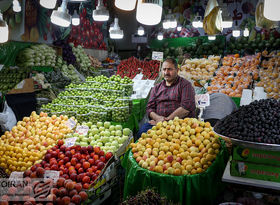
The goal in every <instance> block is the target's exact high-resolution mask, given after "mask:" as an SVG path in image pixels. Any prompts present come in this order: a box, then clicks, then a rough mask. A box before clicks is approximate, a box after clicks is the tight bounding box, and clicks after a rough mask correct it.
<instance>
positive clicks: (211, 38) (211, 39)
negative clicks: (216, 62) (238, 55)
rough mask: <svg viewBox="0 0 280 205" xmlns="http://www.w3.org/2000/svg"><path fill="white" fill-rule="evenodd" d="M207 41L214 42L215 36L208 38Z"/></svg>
mask: <svg viewBox="0 0 280 205" xmlns="http://www.w3.org/2000/svg"><path fill="white" fill-rule="evenodd" d="M208 40H209V41H214V40H216V36H215V35H211V36H208Z"/></svg>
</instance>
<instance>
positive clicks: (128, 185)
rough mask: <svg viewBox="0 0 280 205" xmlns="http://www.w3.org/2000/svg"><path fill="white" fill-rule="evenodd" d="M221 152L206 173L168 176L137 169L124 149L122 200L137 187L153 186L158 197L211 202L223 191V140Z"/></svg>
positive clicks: (138, 190) (225, 160) (224, 151)
mask: <svg viewBox="0 0 280 205" xmlns="http://www.w3.org/2000/svg"><path fill="white" fill-rule="evenodd" d="M221 144H222V146H221V151H220V153H219V154H218V155H217V158H216V160H215V161H214V163H213V164H212V165H211V166H210V167H209V168H208V169H207V170H206V172H204V173H201V174H196V175H190V176H189V175H183V176H171V175H165V174H160V173H156V172H152V171H149V170H146V169H143V168H141V167H140V166H139V165H138V163H137V162H136V161H135V160H134V158H133V156H132V152H131V150H128V151H127V152H126V154H125V157H124V159H123V161H122V166H123V167H124V168H125V169H126V176H125V185H124V199H126V198H127V197H128V196H133V195H136V194H137V193H138V192H140V191H141V190H145V189H147V188H155V190H156V191H158V193H160V194H161V195H162V196H166V197H167V199H169V200H171V201H173V202H175V203H181V204H214V203H215V200H216V197H217V195H218V194H219V193H220V192H221V191H222V190H223V188H224V184H223V183H222V181H221V179H222V175H223V172H224V169H225V167H226V163H227V161H228V158H229V154H228V151H227V149H226V146H225V142H224V141H223V140H221Z"/></svg>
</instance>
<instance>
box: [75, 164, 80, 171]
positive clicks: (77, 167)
mask: <svg viewBox="0 0 280 205" xmlns="http://www.w3.org/2000/svg"><path fill="white" fill-rule="evenodd" d="M81 167H82V164H81V163H77V164H76V166H75V169H76V170H77V171H78V170H79V168H81Z"/></svg>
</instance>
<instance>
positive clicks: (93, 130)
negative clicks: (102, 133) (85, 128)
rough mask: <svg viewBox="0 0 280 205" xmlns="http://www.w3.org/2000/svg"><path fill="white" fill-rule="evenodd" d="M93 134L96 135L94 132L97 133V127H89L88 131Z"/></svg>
mask: <svg viewBox="0 0 280 205" xmlns="http://www.w3.org/2000/svg"><path fill="white" fill-rule="evenodd" d="M90 132H91V133H92V134H93V135H96V134H98V133H99V129H97V128H93V129H91V131H90Z"/></svg>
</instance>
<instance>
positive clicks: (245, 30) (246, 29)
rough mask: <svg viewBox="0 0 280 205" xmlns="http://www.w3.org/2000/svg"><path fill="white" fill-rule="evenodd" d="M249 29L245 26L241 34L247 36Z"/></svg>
mask: <svg viewBox="0 0 280 205" xmlns="http://www.w3.org/2000/svg"><path fill="white" fill-rule="evenodd" d="M249 33H250V32H249V29H248V28H247V27H246V28H245V29H244V31H243V36H245V37H248V36H249Z"/></svg>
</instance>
